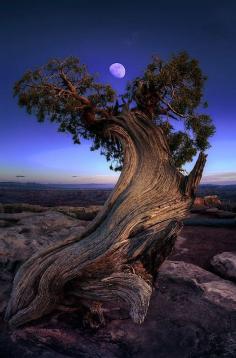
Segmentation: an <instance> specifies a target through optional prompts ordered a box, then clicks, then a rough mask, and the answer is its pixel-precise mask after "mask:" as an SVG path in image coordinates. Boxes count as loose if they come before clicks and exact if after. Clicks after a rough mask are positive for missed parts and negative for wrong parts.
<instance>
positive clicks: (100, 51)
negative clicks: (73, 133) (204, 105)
mask: <svg viewBox="0 0 236 358" xmlns="http://www.w3.org/2000/svg"><path fill="white" fill-rule="evenodd" d="M235 39H236V1H234V0H227V1H217V0H215V1H210V0H204V1H202V0H199V1H195V2H193V1H183V0H178V1H171V0H169V1H168V2H164V1H159V0H156V1H149V0H143V1H121V0H120V1H119V2H118V1H117V2H112V1H104V0H100V1H91V0H90V1H85V0H83V1H80V0H74V1H73V0H65V1H62V0H61V1H60V0H57V1H49V0H48V1H44V0H41V1H38V2H36V1H25V0H21V1H20V0H19V1H13V0H12V1H10V0H9V1H4V0H3V1H1V3H0V54H1V60H0V61H1V66H0V105H1V113H0V149H1V150H0V180H13V181H14V180H16V175H24V176H25V178H23V179H22V180H23V181H36V182H55V183H56V182H60V183H63V182H65V183H75V182H113V181H114V180H116V178H117V174H114V173H113V172H111V171H110V170H109V169H108V164H107V163H106V161H105V159H104V158H103V157H101V156H100V155H99V153H94V152H90V151H89V143H86V142H83V144H82V145H80V146H78V145H74V144H73V143H72V139H71V138H70V137H69V136H68V135H66V134H60V133H57V131H56V126H54V125H53V124H50V123H48V122H47V123H44V124H39V123H37V121H36V120H35V118H33V117H31V116H29V115H27V114H26V113H25V111H24V109H20V108H18V106H17V103H16V99H14V98H13V96H12V87H13V84H14V82H15V81H16V80H17V79H19V78H20V77H21V75H22V74H23V73H24V71H25V70H27V69H29V68H33V67H35V66H39V65H42V64H44V63H46V62H47V61H48V59H49V58H53V57H60V58H63V57H66V56H70V55H73V56H79V57H80V58H81V61H82V62H83V63H86V64H87V65H88V68H89V70H90V71H91V72H99V73H100V76H101V80H102V81H103V82H107V83H110V84H112V85H113V87H114V88H115V89H117V90H118V92H122V89H123V88H124V86H125V84H126V81H127V80H130V79H132V78H134V77H135V76H137V75H139V74H140V73H141V72H142V69H143V68H144V67H145V66H146V64H147V63H148V61H149V60H150V58H151V56H152V55H153V54H159V55H160V56H161V57H163V58H164V59H167V58H168V56H169V55H170V54H171V53H174V52H178V51H181V50H186V51H188V52H189V54H190V55H191V56H193V57H196V58H198V59H199V61H200V65H201V67H202V69H203V71H204V72H205V74H207V76H208V81H207V84H206V91H205V93H206V99H207V100H208V102H209V109H208V112H209V113H210V114H211V115H212V117H213V118H214V122H215V124H216V129H217V132H216V135H215V136H214V138H212V140H211V143H212V148H211V149H210V150H209V151H208V153H209V155H208V162H207V166H206V169H205V173H204V180H203V181H205V182H206V181H207V182H209V181H210V182H216V181H218V182H225V183H229V182H235V183H236V109H235V102H236V41H235ZM113 62H121V63H123V64H124V66H125V67H126V70H127V76H126V77H125V78H124V79H122V80H120V79H115V78H113V77H112V76H111V75H110V74H109V71H108V68H109V65H110V64H111V63H113ZM189 168H190V166H189V165H188V166H187V169H189ZM73 175H77V176H78V178H72V176H73Z"/></svg>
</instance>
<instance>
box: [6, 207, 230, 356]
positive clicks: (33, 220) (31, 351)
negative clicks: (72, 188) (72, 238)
mask: <svg viewBox="0 0 236 358" xmlns="http://www.w3.org/2000/svg"><path fill="white" fill-rule="evenodd" d="M9 210H10V209H9V208H8V209H7V210H6V211H7V212H5V210H4V209H3V210H2V214H1V218H0V219H1V220H2V221H3V222H5V223H6V225H5V226H4V225H3V227H1V228H0V287H1V290H0V311H1V320H0V332H1V333H0V350H1V357H4V358H5V357H9V358H10V357H16V356H17V357H44V358H52V357H58V358H61V357H91V358H92V357H140V358H141V357H158V358H189V357H191V358H198V357H200V358H208V357H210V358H216V357H217V358H218V357H219V358H222V357H226V358H227V357H230V358H231V357H232V358H233V357H235V356H236V285H235V283H233V282H232V281H229V280H225V279H223V278H221V277H219V276H218V275H216V274H214V273H212V272H210V270H212V266H211V260H212V258H213V256H215V255H217V254H220V253H222V252H225V251H231V252H233V251H236V231H235V229H234V228H217V229H216V228H214V227H208V228H205V227H204V228H203V227H200V226H198V227H195V226H189V227H185V228H184V229H183V231H182V232H181V236H180V237H179V238H178V240H177V243H176V247H175V250H174V251H173V253H172V255H171V256H170V257H169V260H168V261H166V262H165V263H164V264H163V265H162V267H161V270H160V272H159V275H158V279H157V281H156V290H155V292H154V294H153V297H152V300H151V304H150V309H149V311H148V315H147V318H146V320H145V322H144V323H143V324H142V325H141V326H139V325H136V324H134V323H133V322H132V321H131V319H130V318H129V317H128V312H126V311H125V310H118V309H115V308H114V307H112V306H110V307H108V306H107V307H105V310H106V311H105V319H106V325H104V326H100V327H99V328H94V329H91V328H88V327H87V326H86V323H85V322H84V321H83V322H82V321H81V315H80V311H76V312H70V313H69V314H68V313H67V312H64V313H61V312H60V313H59V312H55V313H54V314H52V315H50V316H48V317H45V318H44V319H42V320H41V321H37V322H34V323H32V324H29V325H27V326H25V327H22V328H20V329H18V330H16V331H14V332H11V331H10V330H9V329H8V327H7V325H6V323H4V321H3V319H2V313H3V311H4V309H5V307H6V304H7V301H8V299H9V295H10V291H11V285H12V280H13V277H14V274H15V272H16V270H17V268H18V267H19V265H20V264H21V263H22V262H24V261H25V260H26V259H27V258H28V257H30V256H31V255H32V253H33V252H35V251H37V250H38V249H39V248H41V247H46V246H48V245H50V243H52V242H55V241H59V240H63V239H64V237H67V236H68V234H70V233H73V230H78V228H81V229H82V228H83V227H85V226H86V225H87V224H88V223H89V219H88V218H89V217H90V216H89V215H95V214H94V213H95V212H96V210H99V208H96V209H95V208H94V207H93V208H87V213H88V216H86V215H85V214H84V213H85V212H86V210H84V211H83V208H79V209H78V208H77V209H75V208H73V207H67V208H66V207H63V208H60V207H55V208H51V209H49V208H41V207H37V208H35V207H33V208H29V207H28V210H26V208H24V207H23V208H21V210H20V209H19V208H18V212H15V211H16V210H14V208H11V212H12V213H9ZM22 210H23V211H22ZM80 213H82V217H81V216H80ZM91 213H92V214H91ZM78 218H83V220H80V219H78ZM96 321H97V317H96V313H95V314H94V322H95V325H96Z"/></svg>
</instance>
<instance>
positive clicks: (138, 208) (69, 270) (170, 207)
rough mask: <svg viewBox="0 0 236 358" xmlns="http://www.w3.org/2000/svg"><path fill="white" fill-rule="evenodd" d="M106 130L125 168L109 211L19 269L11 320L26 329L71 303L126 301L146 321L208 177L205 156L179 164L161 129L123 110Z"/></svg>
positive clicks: (138, 319)
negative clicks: (188, 165) (162, 272)
mask: <svg viewBox="0 0 236 358" xmlns="http://www.w3.org/2000/svg"><path fill="white" fill-rule="evenodd" d="M104 131H105V132H106V134H107V135H112V136H114V137H116V138H117V139H118V140H119V141H120V142H121V144H122V146H123V148H124V167H123V171H122V173H121V176H120V178H119V180H118V183H117V185H116V187H115V189H114V190H113V192H112V193H111V195H110V197H109V199H108V200H107V202H106V203H105V205H104V207H103V209H102V211H101V212H100V213H99V214H98V216H97V217H96V218H95V219H94V220H93V222H91V224H90V225H89V226H88V227H87V228H86V229H85V230H84V231H83V232H82V233H81V234H78V235H77V236H73V237H69V238H68V239H67V240H66V241H64V242H62V243H59V244H56V245H55V244H54V245H52V246H51V247H48V248H47V249H44V250H43V251H40V252H39V253H37V254H35V255H34V256H32V257H31V258H30V259H29V260H28V261H27V262H25V263H24V264H23V265H22V266H21V268H20V269H19V271H18V272H17V274H16V276H15V279H14V285H13V291H12V295H11V299H10V302H9V305H8V309H7V312H6V318H7V319H9V320H10V324H11V325H12V326H19V325H22V324H24V323H26V322H29V321H31V320H35V319H37V318H39V317H42V316H43V315H45V314H48V313H50V312H51V311H53V310H55V309H58V307H62V306H63V304H64V305H65V304H68V302H69V301H68V299H69V297H70V298H71V297H76V300H77V302H78V301H80V302H81V303H82V302H84V301H85V300H86V302H87V304H89V303H91V309H92V302H96V303H97V302H100V303H101V302H107V301H109V302H113V303H115V304H117V305H118V306H119V305H120V304H122V305H124V304H125V305H127V307H128V308H129V312H130V316H131V317H132V319H133V321H134V322H137V323H141V322H143V320H144V318H145V315H146V313H147V309H148V305H149V300H150V297H151V294H152V286H153V283H154V280H155V278H156V273H157V270H158V268H159V266H160V265H161V264H162V262H163V261H164V260H165V258H166V257H167V256H168V255H169V253H170V252H171V250H172V248H173V245H174V242H175V239H176V236H177V234H178V232H179V231H180V229H181V227H182V224H181V220H182V219H183V218H184V216H185V215H186V213H187V212H188V210H189V208H190V206H191V204H192V201H193V197H194V193H195V190H196V187H197V185H198V183H199V181H200V179H201V175H202V171H203V167H204V164H205V161H206V156H205V155H203V154H200V156H199V158H198V160H197V162H196V165H195V167H194V169H193V170H192V172H191V173H190V175H189V176H186V177H185V176H183V175H182V174H181V173H180V172H179V171H178V170H177V169H176V168H175V166H174V165H173V162H172V159H171V155H170V151H169V148H168V145H167V142H166V139H165V136H164V135H163V132H162V131H161V129H160V128H158V127H156V126H155V125H154V124H153V123H152V122H151V121H150V120H149V119H148V118H147V117H146V116H145V115H143V114H141V113H138V112H135V113H132V112H129V111H127V110H126V111H124V112H123V113H122V114H121V115H119V116H118V117H115V118H111V119H110V120H109V121H107V122H106V125H105V127H104Z"/></svg>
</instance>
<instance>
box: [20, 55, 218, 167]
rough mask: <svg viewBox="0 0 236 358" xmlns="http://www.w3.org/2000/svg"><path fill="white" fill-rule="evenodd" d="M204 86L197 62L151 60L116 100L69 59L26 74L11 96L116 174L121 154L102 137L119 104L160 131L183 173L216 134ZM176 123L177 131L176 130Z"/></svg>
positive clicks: (179, 57)
mask: <svg viewBox="0 0 236 358" xmlns="http://www.w3.org/2000/svg"><path fill="white" fill-rule="evenodd" d="M205 80H206V77H205V76H204V75H203V74H202V71H201V69H200V67H199V63H198V61H197V60H196V59H191V58H190V57H189V55H188V54H187V53H185V52H182V53H180V54H178V55H173V56H172V57H171V59H170V60H169V61H168V62H164V61H163V60H161V59H160V58H159V57H153V59H152V62H151V63H150V64H149V65H148V66H147V68H146V69H145V71H144V73H143V75H142V76H140V77H136V78H135V79H134V80H133V81H132V82H130V83H128V84H127V87H126V91H125V93H124V94H122V95H120V96H117V94H116V93H115V91H114V90H113V89H112V88H111V86H110V85H106V84H101V83H98V82H96V78H95V76H93V75H91V74H90V73H89V72H88V70H87V68H86V66H85V65H84V64H81V63H80V60H79V59H78V58H75V57H69V58H66V59H65V60H58V59H53V60H50V61H49V62H48V63H47V64H46V65H45V66H43V67H40V68H38V69H36V70H33V71H32V70H30V71H27V72H26V73H25V74H24V76H23V77H22V78H21V79H20V80H19V81H18V82H16V84H15V86H14V94H15V95H16V96H18V103H19V105H20V106H21V107H26V110H27V112H28V113H29V114H34V115H36V117H37V118H38V120H39V121H40V122H43V121H44V120H45V119H49V120H50V121H51V122H56V123H58V130H59V131H61V132H68V133H70V134H71V135H72V138H73V141H74V143H78V144H79V143H80V138H85V139H91V140H92V146H91V150H95V149H100V150H101V154H103V155H105V156H106V159H107V160H108V161H111V163H112V164H111V166H110V168H111V169H115V170H120V169H121V168H122V161H123V153H122V148H121V147H120V144H119V143H118V142H116V141H114V139H111V138H110V139H108V138H105V137H104V136H103V132H102V120H104V119H106V120H109V118H110V117H111V116H116V115H118V114H119V113H120V111H121V109H122V105H123V104H126V105H129V106H130V110H131V111H141V112H144V113H145V114H146V115H147V116H148V117H149V118H150V120H152V121H154V122H155V124H156V125H157V126H160V127H161V128H162V129H163V131H164V133H165V134H166V136H167V140H168V142H169V146H170V150H171V153H172V155H173V159H174V162H175V165H176V167H177V168H180V169H181V167H182V166H183V164H185V163H186V162H189V161H191V160H192V158H193V156H194V155H196V154H197V151H205V150H206V149H207V148H209V146H210V145H209V141H208V140H209V138H210V137H211V136H212V135H213V134H214V132H215V127H214V125H213V123H212V119H211V118H210V116H209V115H207V114H204V113H203V112H202V111H203V109H205V108H206V107H207V103H206V102H204V101H203V87H204V82H205ZM177 122H179V123H180V124H181V128H182V129H181V130H176V129H175V123H177ZM180 124H178V125H177V126H178V127H180Z"/></svg>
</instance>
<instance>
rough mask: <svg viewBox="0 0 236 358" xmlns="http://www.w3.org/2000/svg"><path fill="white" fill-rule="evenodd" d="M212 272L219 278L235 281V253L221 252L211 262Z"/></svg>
mask: <svg viewBox="0 0 236 358" xmlns="http://www.w3.org/2000/svg"><path fill="white" fill-rule="evenodd" d="M211 265H212V266H213V268H214V270H215V271H216V272H218V273H219V274H220V275H221V276H223V277H225V278H227V279H230V280H235V281H236V253H235V252H222V253H221V254H218V255H215V256H214V257H213V258H212V260H211Z"/></svg>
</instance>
